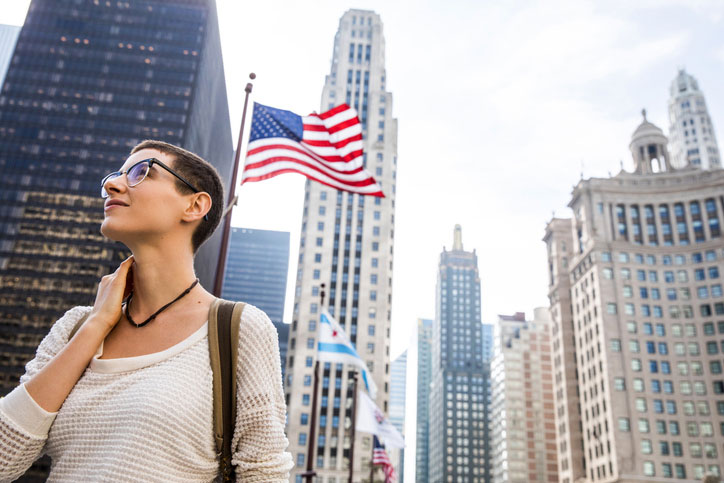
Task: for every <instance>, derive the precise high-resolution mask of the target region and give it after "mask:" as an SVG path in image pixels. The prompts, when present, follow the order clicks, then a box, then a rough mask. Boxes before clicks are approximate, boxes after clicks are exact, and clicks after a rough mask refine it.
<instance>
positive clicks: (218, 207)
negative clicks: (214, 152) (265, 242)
mask: <svg viewBox="0 0 724 483" xmlns="http://www.w3.org/2000/svg"><path fill="white" fill-rule="evenodd" d="M142 149H155V150H156V151H160V152H162V153H164V154H168V155H170V156H173V158H174V163H173V169H174V170H176V171H178V173H179V174H180V175H181V176H183V177H184V178H186V179H187V180H188V181H189V182H190V183H191V184H192V185H194V186H195V187H196V188H198V189H199V190H201V191H205V192H206V193H208V194H209V196H210V197H211V209H210V210H209V212H208V214H207V215H208V218H209V219H208V220H204V219H202V220H201V223H200V224H199V226H197V227H196V230H194V233H193V235H192V236H191V246H192V248H193V252H194V253H196V252H197V251H198V249H199V247H201V245H203V243H204V242H205V241H206V240H208V239H209V238H210V237H211V235H212V234H213V233H214V230H216V227H218V226H219V222H220V221H221V216H222V215H223V213H224V184H223V182H222V181H221V176H219V172H218V171H217V170H216V168H215V167H214V166H213V165H212V164H211V163H209V162H208V161H206V160H204V159H203V158H201V156H199V155H197V154H194V153H192V152H191V151H187V150H186V149H183V148H180V147H178V146H174V145H173V144H169V143H166V142H163V141H156V140H153V139H146V140H145V141H141V142H140V143H139V144H137V145H136V146H135V147H134V148H133V149H132V150H131V154H134V153H136V152H138V151H140V150H142ZM174 179H175V180H176V189H177V190H178V192H179V193H182V194H188V193H193V190H192V189H191V188H190V187H189V186H187V185H186V184H185V183H183V182H182V181H181V180H179V179H177V178H174Z"/></svg>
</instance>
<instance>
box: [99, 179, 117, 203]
mask: <svg viewBox="0 0 724 483" xmlns="http://www.w3.org/2000/svg"><path fill="white" fill-rule="evenodd" d="M117 177H118V174H117V173H111V174H109V175H108V176H106V177H105V178H103V181H101V198H108V191H106V183H107V182H108V181H110V180H112V179H113V178H117Z"/></svg>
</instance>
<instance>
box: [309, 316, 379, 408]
mask: <svg viewBox="0 0 724 483" xmlns="http://www.w3.org/2000/svg"><path fill="white" fill-rule="evenodd" d="M319 322H320V324H319V342H318V343H317V360H319V361H323V362H341V363H342V364H352V365H353V366H356V367H358V368H359V369H360V372H362V381H363V382H364V383H365V387H366V388H367V390H368V391H369V393H370V395H371V396H372V397H376V396H377V386H376V385H375V381H373V380H372V374H370V373H369V372H368V371H367V364H365V362H364V361H363V360H362V358H361V357H360V356H359V354H357V351H356V350H355V349H354V346H353V345H352V343H351V342H350V341H349V339H348V338H347V335H346V334H345V333H344V330H342V327H340V326H339V324H338V323H337V321H336V320H334V317H332V316H331V315H330V314H329V313H328V312H327V311H324V312H322V315H321V317H320V318H319Z"/></svg>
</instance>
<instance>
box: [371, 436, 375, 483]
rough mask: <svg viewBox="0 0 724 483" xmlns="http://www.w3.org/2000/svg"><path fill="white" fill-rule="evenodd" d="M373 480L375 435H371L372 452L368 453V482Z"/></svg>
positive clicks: (372, 482)
mask: <svg viewBox="0 0 724 483" xmlns="http://www.w3.org/2000/svg"><path fill="white" fill-rule="evenodd" d="M374 481H375V436H372V453H370V483H374Z"/></svg>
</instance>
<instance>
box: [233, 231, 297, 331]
mask: <svg viewBox="0 0 724 483" xmlns="http://www.w3.org/2000/svg"><path fill="white" fill-rule="evenodd" d="M228 253H229V255H228V258H227V260H226V270H225V272H224V288H223V290H222V291H221V296H222V298H225V299H227V300H239V301H242V302H246V303H249V304H252V305H255V306H256V307H259V308H260V309H261V310H263V311H264V312H266V314H267V315H268V316H269V318H270V319H271V320H272V322H274V323H279V322H282V319H283V318H284V299H285V297H286V290H287V271H288V269H289V233H288V232H281V231H270V230H253V229H250V228H232V229H231V237H230V242H229V252H228Z"/></svg>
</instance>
